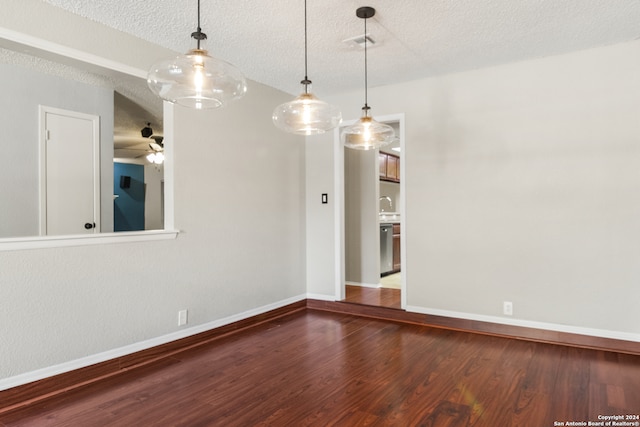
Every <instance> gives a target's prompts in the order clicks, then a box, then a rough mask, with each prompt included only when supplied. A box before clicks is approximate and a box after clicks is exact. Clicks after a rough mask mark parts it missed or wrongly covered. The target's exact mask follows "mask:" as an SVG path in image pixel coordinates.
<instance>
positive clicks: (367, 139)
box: [340, 107, 396, 150]
mask: <svg viewBox="0 0 640 427" xmlns="http://www.w3.org/2000/svg"><path fill="white" fill-rule="evenodd" d="M362 110H363V113H362V117H361V118H360V120H358V121H357V122H355V123H354V124H352V125H351V126H347V127H346V128H344V129H343V130H342V132H341V134H340V141H341V142H342V144H344V146H345V147H348V148H352V149H355V150H375V149H376V148H380V147H384V146H385V145H388V144H391V143H392V142H393V141H395V140H396V133H395V131H394V130H393V128H392V127H391V126H389V125H386V124H384V123H380V122H378V121H376V120H374V119H373V117H371V116H369V108H368V107H365V108H363V109H362Z"/></svg>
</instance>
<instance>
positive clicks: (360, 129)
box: [340, 6, 395, 150]
mask: <svg viewBox="0 0 640 427" xmlns="http://www.w3.org/2000/svg"><path fill="white" fill-rule="evenodd" d="M375 14H376V10H375V9H374V8H372V7H369V6H363V7H360V8H358V9H357V10H356V16H357V17H358V18H361V19H363V20H364V107H362V117H360V119H359V120H358V121H357V122H355V123H354V124H352V125H350V126H347V127H346V128H344V129H343V130H342V132H341V134H340V141H341V142H342V144H344V146H345V147H347V148H352V149H355V150H374V149H377V148H380V147H383V146H385V145H388V144H390V143H392V142H393V141H394V140H395V131H394V130H393V128H392V127H391V126H389V125H387V124H384V123H380V122H378V121H376V120H375V119H374V118H373V117H371V115H370V110H371V107H369V104H368V87H367V86H368V82H367V65H368V64H367V19H369V18H372V17H373V16H374V15H375Z"/></svg>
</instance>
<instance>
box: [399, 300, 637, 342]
mask: <svg viewBox="0 0 640 427" xmlns="http://www.w3.org/2000/svg"><path fill="white" fill-rule="evenodd" d="M406 310H407V311H408V312H413V313H420V314H431V315H434V316H444V317H453V318H457V319H466V320H477V321H480V322H490V323H499V324H501V325H509V326H521V327H525V328H533V329H543V330H547V331H554V332H566V333H570V334H578V335H586V336H592V337H599V338H611V339H615V340H623V341H632V342H639V343H640V334H634V333H629V332H620V331H609V330H606V329H595V328H585V327H581V326H571V325H561V324H556V323H546V322H536V321H532V320H522V319H507V318H504V317H498V316H486V315H482V314H473V313H462V312H458V311H449V310H439V309H435V308H425V307H417V306H407V307H406Z"/></svg>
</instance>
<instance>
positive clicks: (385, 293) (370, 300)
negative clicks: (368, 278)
mask: <svg viewBox="0 0 640 427" xmlns="http://www.w3.org/2000/svg"><path fill="white" fill-rule="evenodd" d="M343 302H349V303H353V304H363V305H373V306H376V307H388V308H398V309H399V308H400V307H401V304H400V289H390V288H366V287H363V286H352V285H346V286H345V299H344V300H343Z"/></svg>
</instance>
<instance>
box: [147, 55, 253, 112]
mask: <svg viewBox="0 0 640 427" xmlns="http://www.w3.org/2000/svg"><path fill="white" fill-rule="evenodd" d="M147 84H148V85H149V88H150V89H151V90H152V91H153V92H154V93H155V94H156V95H158V96H159V97H160V98H162V99H164V100H165V101H169V102H172V103H175V104H180V105H183V106H185V107H189V108H196V109H205V108H217V107H220V106H222V105H224V104H225V103H226V102H227V101H231V100H234V99H237V98H241V97H242V96H243V95H244V94H245V93H246V92H247V82H246V80H245V77H244V75H243V74H242V73H241V72H240V70H238V69H237V68H236V67H235V66H233V65H232V64H230V63H228V62H225V61H222V60H220V59H217V58H213V57H211V56H209V55H208V53H207V51H206V50H204V49H192V50H190V51H189V52H188V53H187V54H186V55H180V56H178V57H176V58H174V59H168V60H164V61H161V62H158V63H156V64H154V65H153V66H152V67H151V69H150V70H149V74H148V76H147Z"/></svg>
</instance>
